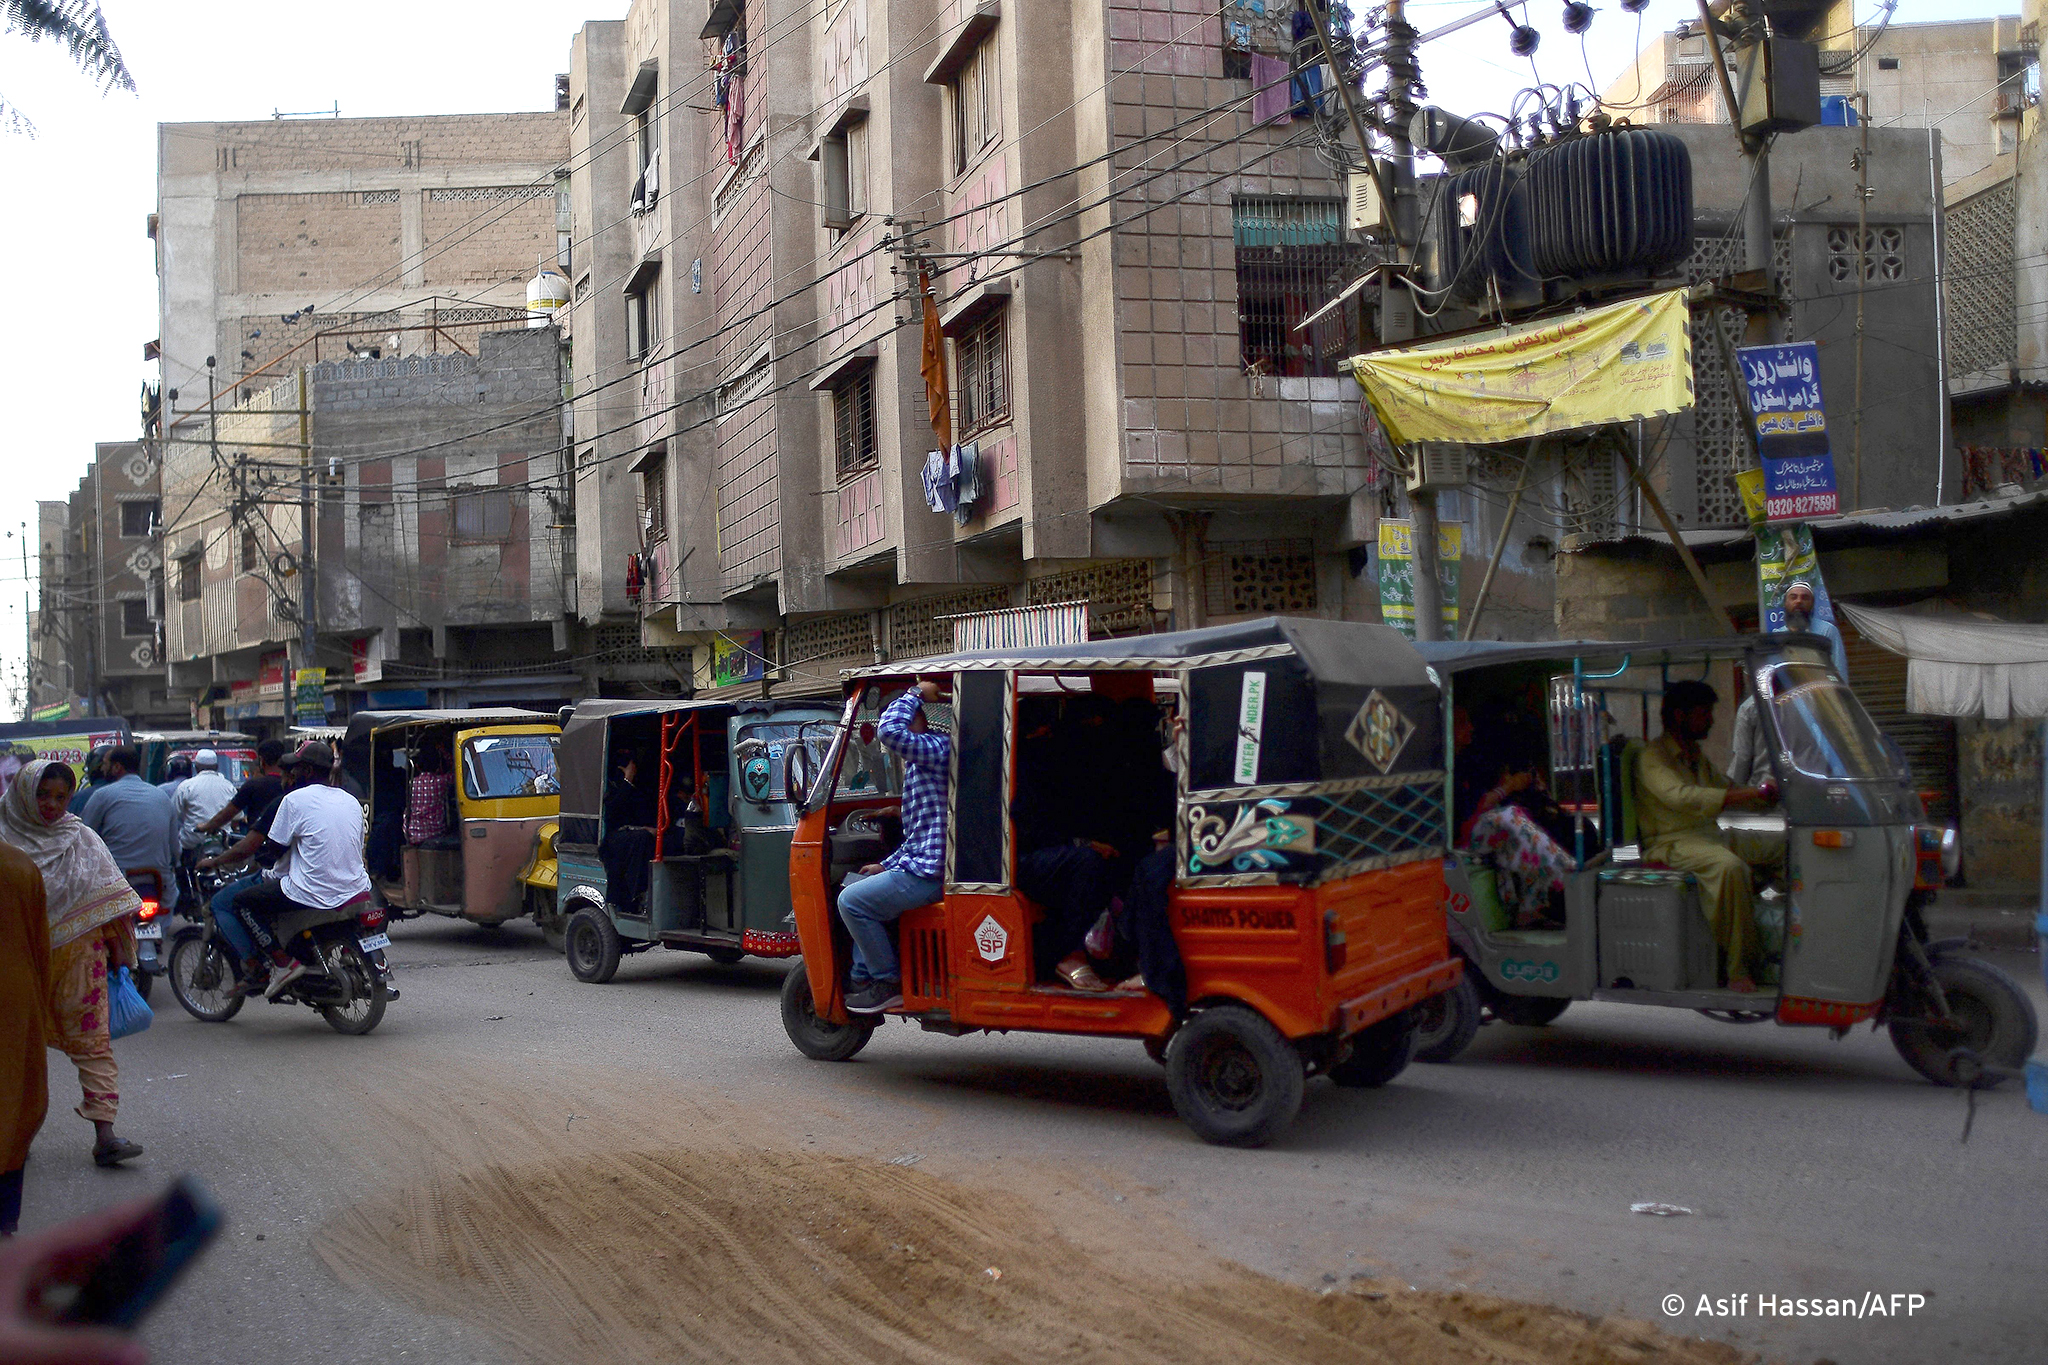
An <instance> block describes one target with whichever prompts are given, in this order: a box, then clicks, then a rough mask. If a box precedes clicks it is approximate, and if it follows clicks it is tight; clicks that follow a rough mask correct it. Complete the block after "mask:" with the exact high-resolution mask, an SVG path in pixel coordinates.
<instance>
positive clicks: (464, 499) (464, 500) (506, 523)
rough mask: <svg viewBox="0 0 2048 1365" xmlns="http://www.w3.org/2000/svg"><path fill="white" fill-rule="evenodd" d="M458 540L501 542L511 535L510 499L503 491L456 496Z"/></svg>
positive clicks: (476, 492) (485, 491)
mask: <svg viewBox="0 0 2048 1365" xmlns="http://www.w3.org/2000/svg"><path fill="white" fill-rule="evenodd" d="M454 502H455V538H456V539H457V540H504V539H506V538H507V537H509V536H510V535H511V534H512V495H511V494H510V493H508V492H506V491H505V490H504V489H502V488H490V489H477V490H474V491H471V492H467V493H457V494H456V495H455V499H454Z"/></svg>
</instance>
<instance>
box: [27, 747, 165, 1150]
mask: <svg viewBox="0 0 2048 1365" xmlns="http://www.w3.org/2000/svg"><path fill="white" fill-rule="evenodd" d="M76 784H77V779H76V778H75V777H74V776H73V775H72V772H71V768H70V766H69V765H68V764H64V763H53V762H51V761H49V760H48V759H38V760H37V761H36V762H34V763H30V764H28V765H26V766H25V767H23V768H22V770H21V771H20V772H19V773H16V774H15V776H14V781H13V782H12V783H11V784H10V785H9V786H8V788H7V795H6V796H5V798H4V799H0V840H5V841H6V842H7V843H10V844H12V845H13V846H14V847H16V848H18V849H20V850H21V851H22V852H23V853H26V854H27V855H28V856H29V857H30V858H31V859H33V860H34V862H35V865H36V867H37V868H38V869H39V870H40V871H41V872H42V874H43V896H44V901H45V903H46V905H47V907H48V912H49V924H50V986H51V993H52V998H51V1015H52V1018H53V1022H54V1023H55V1025H56V1030H57V1032H56V1036H55V1037H54V1038H52V1039H51V1042H52V1044H53V1045H54V1046H56V1047H60V1048H62V1049H63V1050H64V1051H65V1053H66V1054H68V1055H69V1056H70V1058H71V1060H72V1063H73V1064H74V1065H76V1066H77V1067H78V1079H79V1085H80V1088H81V1089H82V1090H83V1091H84V1092H85V1097H84V1102H83V1103H81V1104H80V1105H79V1106H78V1109H77V1113H78V1116H79V1117H80V1118H82V1119H85V1120H87V1121H88V1122H90V1123H91V1124H92V1125H93V1127H94V1128H95V1129H96V1130H97V1132H98V1139H97V1140H96V1141H95V1142H94V1143H93V1149H92V1159H93V1160H94V1161H95V1162H96V1163H98V1164H99V1165H101V1166H114V1165H118V1164H120V1163H121V1162H123V1161H126V1160H128V1159H129V1158H130V1157H134V1156H140V1155H141V1154H142V1148H141V1147H140V1146H139V1145H137V1144H136V1143H133V1142H129V1141H127V1140H126V1139H124V1138H122V1137H119V1136H118V1135H116V1134H115V1132H114V1116H115V1113H116V1111H117V1110H118V1109H119V1107H120V1102H121V1096H120V1091H119V1088H118V1087H119V1082H120V1073H119V1072H118V1071H117V1070H116V1069H115V1066H114V1047H113V1043H112V1041H111V1040H110V1039H109V1038H108V1036H107V987H108V973H109V972H111V971H112V970H113V969H114V968H115V967H119V966H130V967H132V966H133V965H134V963H135V912H136V911H137V910H139V909H141V908H142V898H141V897H139V896H137V895H136V894H135V892H134V890H133V889H132V888H131V887H130V886H129V885H128V883H127V881H126V879H124V878H123V877H122V876H121V869H120V868H119V867H117V866H116V865H115V863H114V855H113V854H111V853H109V852H107V846H106V845H105V844H103V843H101V842H100V836H99V835H97V834H94V833H93V832H92V831H91V830H90V829H87V828H86V826H85V823H84V822H83V821H81V820H80V819H79V818H78V817H77V816H75V815H72V814H70V813H69V811H68V809H67V807H68V804H69V802H70V800H71V794H72V791H73V789H74V787H75V786H76Z"/></svg>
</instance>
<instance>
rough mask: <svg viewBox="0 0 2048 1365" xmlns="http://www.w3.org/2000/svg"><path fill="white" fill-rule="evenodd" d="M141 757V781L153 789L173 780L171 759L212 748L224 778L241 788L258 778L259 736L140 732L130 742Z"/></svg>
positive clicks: (227, 732)
mask: <svg viewBox="0 0 2048 1365" xmlns="http://www.w3.org/2000/svg"><path fill="white" fill-rule="evenodd" d="M129 743H131V744H133V745H134V746H135V748H136V751H137V752H138V753H139V754H140V755H141V758H142V774H141V775H142V780H143V781H145V782H147V783H149V784H151V785H152V786H154V785H155V784H156V783H159V782H162V781H164V780H165V779H167V778H168V777H170V775H171V774H170V766H171V759H172V758H174V757H175V756H177V755H178V754H185V755H187V756H188V757H189V756H190V755H192V754H196V753H198V752H199V751H200V750H201V749H211V750H213V751H214V753H215V754H216V755H218V756H219V758H220V767H219V769H218V770H217V771H218V772H219V773H220V775H221V776H222V777H225V778H226V779H227V780H228V781H230V782H232V783H234V784H235V785H236V786H238V787H239V786H240V785H242V783H243V782H245V781H247V780H248V779H249V778H252V777H254V776H255V775H256V737H255V736H254V735H245V734H243V733H242V732H241V731H239V730H139V731H137V732H136V733H135V734H134V735H133V736H132V737H131V738H130V739H129Z"/></svg>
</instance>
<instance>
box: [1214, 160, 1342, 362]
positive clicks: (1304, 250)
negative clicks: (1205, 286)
mask: <svg viewBox="0 0 2048 1365" xmlns="http://www.w3.org/2000/svg"><path fill="white" fill-rule="evenodd" d="M1343 207H1344V205H1343V201H1342V200H1339V199H1307V198H1292V197H1281V196H1249V195H1240V196H1238V197H1237V198H1234V199H1232V200H1231V201H1230V213H1231V227H1232V235H1233V236H1234V238H1235V240H1236V248H1237V323H1238V338H1239V341H1240V343H1241V353H1242V355H1241V358H1242V360H1243V363H1244V368H1245V369H1246V370H1247V371H1256V372H1257V373H1259V374H1266V375H1286V376H1289V377H1293V378H1303V377H1309V378H1323V379H1328V378H1332V377H1334V376H1335V375H1336V374H1337V364H1338V362H1339V361H1341V360H1343V359H1344V358H1345V357H1346V356H1347V355H1349V354H1351V353H1352V352H1353V351H1354V350H1355V349H1356V348H1357V346H1358V342H1359V338H1358V336H1357V335H1356V330H1357V329H1356V325H1355V319H1356V317H1357V309H1356V308H1349V307H1347V308H1338V309H1335V310H1333V311H1332V312H1330V313H1329V314H1327V315H1325V316H1324V317H1322V318H1319V319H1317V321H1316V322H1315V324H1314V325H1313V326H1310V327H1305V328H1304V327H1302V326H1301V323H1302V320H1303V319H1305V318H1307V317H1308V315H1309V314H1311V313H1313V312H1315V311H1316V310H1317V309H1319V308H1321V307H1322V306H1323V305H1324V304H1325V303H1327V302H1328V301H1329V300H1330V299H1331V298H1332V297H1333V296H1335V295H1336V294H1337V293H1338V292H1340V291H1341V290H1342V289H1343V288H1344V287H1345V286H1346V285H1347V284H1349V283H1351V281H1352V280H1354V279H1355V278H1357V276H1358V273H1359V272H1360V271H1361V270H1363V269H1364V268H1365V265H1366V262H1367V259H1368V257H1367V250H1366V248H1364V247H1362V246H1358V245H1354V244H1352V243H1350V242H1347V241H1346V240H1345V235H1344V218H1343Z"/></svg>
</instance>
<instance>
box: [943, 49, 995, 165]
mask: <svg viewBox="0 0 2048 1365" xmlns="http://www.w3.org/2000/svg"><path fill="white" fill-rule="evenodd" d="M1002 133H1003V109H1002V89H1001V87H1000V85H999V83H998V80H997V76H996V43H995V38H994V37H993V36H991V37H990V38H988V39H987V40H986V41H984V42H983V43H982V45H981V46H980V47H977V48H976V49H974V55H973V56H971V57H969V58H968V59H967V61H966V63H965V64H964V65H962V66H961V68H960V74H959V75H958V76H956V77H954V78H953V171H954V173H955V174H958V173H959V172H961V171H964V170H966V169H967V168H968V167H969V166H971V165H972V164H974V159H975V158H976V157H978V156H980V155H981V149H982V148H984V147H986V146H988V145H989V143H991V142H994V141H995V140H996V139H997V138H998V137H1001V136H1002Z"/></svg>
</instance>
